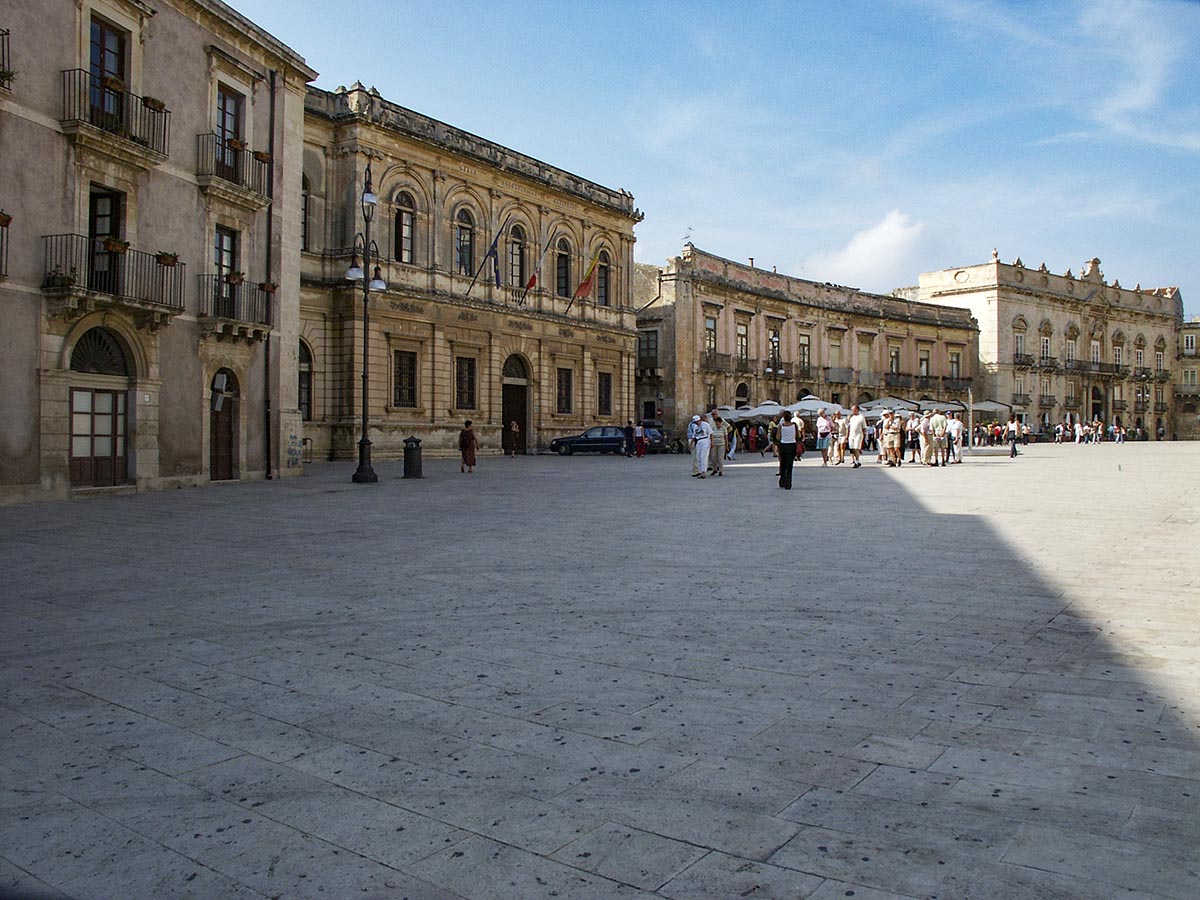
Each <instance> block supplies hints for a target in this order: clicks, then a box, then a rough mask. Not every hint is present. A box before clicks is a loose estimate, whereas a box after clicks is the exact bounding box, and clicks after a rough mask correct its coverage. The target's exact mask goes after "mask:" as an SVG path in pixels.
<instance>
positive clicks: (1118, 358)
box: [1113, 344, 1125, 366]
mask: <svg viewBox="0 0 1200 900" xmlns="http://www.w3.org/2000/svg"><path fill="white" fill-rule="evenodd" d="M1124 361H1125V348H1124V347H1122V346H1121V345H1120V344H1114V345H1113V364H1114V365H1117V366H1119V365H1121V363H1122V362H1124Z"/></svg>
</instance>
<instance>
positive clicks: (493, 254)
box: [466, 215, 512, 297]
mask: <svg viewBox="0 0 1200 900" xmlns="http://www.w3.org/2000/svg"><path fill="white" fill-rule="evenodd" d="M511 220H512V216H511V215H510V216H508V217H507V218H506V219H505V220H504V224H503V225H501V226H500V227H499V228H498V229H497V230H496V236H495V237H494V238H492V245H491V246H490V247H488V249H487V253H485V254H483V260H482V261H481V262H480V263H479V268H478V269H476V270H475V276H474V277H473V278H472V279H471V284H470V286H469V287H468V288H467V294H466V296H468V297H469V296H471V290H472V288H474V287H475V282H476V281H477V280H478V278H479V273H480V272H482V271H483V267H484V266H486V265H487V264H488V260H489V259H490V260H491V261H492V263H493V265H494V266H495V272H496V287H500V250H499V248H500V237H501V235H503V234H504V231H505V229H507V228H508V223H509V222H510V221H511Z"/></svg>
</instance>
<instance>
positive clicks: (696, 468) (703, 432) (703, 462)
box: [689, 416, 712, 478]
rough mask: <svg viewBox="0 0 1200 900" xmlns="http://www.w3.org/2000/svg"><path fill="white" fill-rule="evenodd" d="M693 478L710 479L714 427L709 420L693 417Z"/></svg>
mask: <svg viewBox="0 0 1200 900" xmlns="http://www.w3.org/2000/svg"><path fill="white" fill-rule="evenodd" d="M692 425H693V426H694V427H693V428H691V429H689V431H691V432H692V435H693V437H692V477H693V478H707V477H708V451H709V450H710V449H711V447H712V426H711V425H709V424H708V420H707V419H702V418H700V417H699V416H693V417H692Z"/></svg>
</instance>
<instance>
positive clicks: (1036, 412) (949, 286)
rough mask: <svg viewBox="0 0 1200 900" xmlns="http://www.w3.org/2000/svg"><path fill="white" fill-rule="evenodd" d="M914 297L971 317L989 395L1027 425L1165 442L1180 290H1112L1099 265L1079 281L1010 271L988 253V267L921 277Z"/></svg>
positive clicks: (1089, 266)
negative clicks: (1113, 428)
mask: <svg viewBox="0 0 1200 900" xmlns="http://www.w3.org/2000/svg"><path fill="white" fill-rule="evenodd" d="M918 296H919V297H920V299H922V300H924V301H927V302H930V303H937V304H942V303H945V304H954V305H956V306H966V307H968V308H969V309H970V310H971V312H972V314H973V315H974V316H975V318H976V319H977V320H978V322H979V328H980V337H979V352H980V363H981V369H982V371H981V375H982V377H983V378H984V379H985V380H986V385H987V392H988V395H989V396H990V397H992V398H993V399H996V400H999V401H1000V402H1002V403H1011V404H1012V405H1013V408H1014V410H1015V412H1016V413H1017V414H1018V416H1019V417H1020V418H1021V419H1022V420H1023V421H1029V422H1031V423H1033V424H1035V425H1040V426H1041V427H1042V428H1045V427H1046V426H1048V425H1052V424H1053V423H1056V422H1061V421H1068V422H1071V423H1074V422H1075V421H1077V420H1079V419H1080V418H1082V419H1084V420H1085V421H1092V420H1093V419H1099V420H1100V421H1102V422H1105V423H1108V422H1113V421H1117V422H1120V423H1122V424H1124V425H1125V426H1126V427H1127V428H1128V429H1129V431H1130V432H1131V433H1132V432H1134V430H1135V429H1141V430H1142V432H1143V433H1147V434H1149V436H1150V438H1151V439H1154V438H1155V437H1157V435H1158V434H1159V433H1160V430H1161V433H1162V434H1163V435H1164V436H1168V437H1169V436H1170V434H1171V432H1172V422H1171V415H1172V414H1171V407H1172V404H1171V400H1172V397H1171V393H1172V384H1171V368H1170V362H1171V356H1172V355H1174V354H1173V350H1174V348H1175V347H1176V341H1177V335H1178V331H1179V325H1180V323H1181V321H1182V318H1183V300H1182V297H1181V296H1180V293H1179V289H1178V288H1174V287H1169V288H1155V289H1147V290H1143V289H1142V287H1141V285H1138V286H1136V287H1134V288H1133V289H1132V290H1130V289H1129V288H1123V287H1121V285H1120V283H1119V282H1118V281H1116V280H1114V281H1113V282H1112V283H1111V284H1108V283H1106V282H1105V280H1104V275H1103V273H1102V272H1101V271H1100V260H1099V259H1091V260H1089V261H1088V262H1086V263H1085V264H1084V266H1083V269H1082V270H1081V272H1080V275H1079V277H1075V275H1074V274H1073V273H1072V272H1071V270H1070V269H1068V270H1067V272H1066V273H1065V274H1063V275H1054V274H1051V273H1050V271H1049V270H1048V269H1047V268H1046V266H1045V264H1044V263H1043V264H1042V265H1041V266H1040V267H1038V268H1037V269H1029V268H1026V267H1025V265H1024V264H1023V263H1022V262H1021V260H1020V259H1017V260H1015V261H1014V262H1013V263H1012V264H1009V265H1006V264H1004V263H1001V262H1000V261H999V258H998V256H997V254H996V252H995V251H993V252H992V259H991V261H990V262H987V263H982V264H979V265H974V266H964V267H961V268H954V269H944V270H942V271H940V272H927V273H925V274H923V275H921V278H920V285H919V291H918Z"/></svg>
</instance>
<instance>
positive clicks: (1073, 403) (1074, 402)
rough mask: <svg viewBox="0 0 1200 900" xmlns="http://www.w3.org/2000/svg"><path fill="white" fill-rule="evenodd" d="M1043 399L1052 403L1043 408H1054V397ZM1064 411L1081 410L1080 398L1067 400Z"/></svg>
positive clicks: (1045, 404)
mask: <svg viewBox="0 0 1200 900" xmlns="http://www.w3.org/2000/svg"><path fill="white" fill-rule="evenodd" d="M1042 399H1043V400H1050V401H1052V402H1050V403H1044V404H1042V405H1043V406H1053V405H1054V403H1053V400H1054V398H1053V397H1043V398H1042ZM1063 409H1079V398H1078V397H1067V398H1066V399H1065V400H1063Z"/></svg>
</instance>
